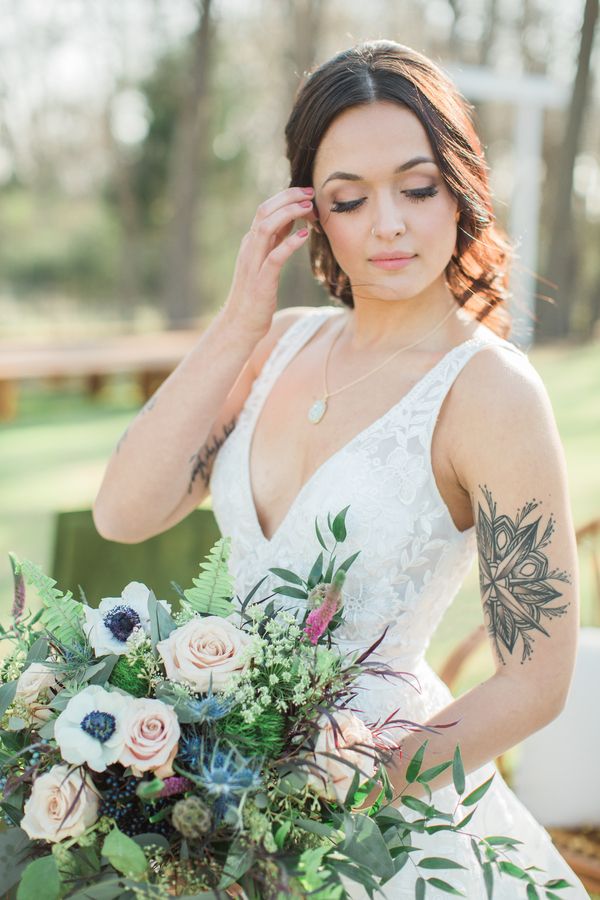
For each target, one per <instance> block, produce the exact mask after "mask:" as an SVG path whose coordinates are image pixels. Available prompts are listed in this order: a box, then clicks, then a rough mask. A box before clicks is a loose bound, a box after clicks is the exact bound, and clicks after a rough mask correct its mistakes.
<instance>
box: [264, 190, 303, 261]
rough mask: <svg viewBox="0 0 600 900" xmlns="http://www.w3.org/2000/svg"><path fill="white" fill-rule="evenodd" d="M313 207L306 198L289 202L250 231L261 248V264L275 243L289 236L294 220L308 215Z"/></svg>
mask: <svg viewBox="0 0 600 900" xmlns="http://www.w3.org/2000/svg"><path fill="white" fill-rule="evenodd" d="M311 209H312V202H311V201H310V200H308V199H307V198H305V199H304V200H301V201H300V202H299V203H298V202H295V203H290V204H287V205H286V206H284V207H282V208H281V209H279V210H277V211H276V212H273V213H271V215H270V216H267V218H265V219H263V220H262V221H261V222H260V223H259V224H258V225H257V226H254V227H253V228H252V229H250V233H251V235H252V236H253V237H254V240H255V242H256V246H257V248H258V250H259V257H261V258H260V259H259V260H258V265H259V266H260V265H262V263H263V262H264V260H265V258H266V256H267V253H269V252H270V251H271V250H272V249H273V247H274V245H276V244H279V243H281V241H282V240H283V239H284V238H286V237H287V235H288V234H289V232H290V229H291V228H292V226H293V223H294V221H295V220H296V219H303V218H305V217H307V216H308V214H309V211H310V210H311ZM260 251H262V253H261V252H260Z"/></svg>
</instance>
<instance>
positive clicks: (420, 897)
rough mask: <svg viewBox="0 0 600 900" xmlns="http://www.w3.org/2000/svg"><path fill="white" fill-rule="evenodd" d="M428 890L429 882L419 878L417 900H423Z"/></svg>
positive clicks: (416, 887)
mask: <svg viewBox="0 0 600 900" xmlns="http://www.w3.org/2000/svg"><path fill="white" fill-rule="evenodd" d="M426 888H427V882H426V881H425V879H424V878H420V877H419V878H417V880H416V882H415V900H423V898H424V896H425V890H426Z"/></svg>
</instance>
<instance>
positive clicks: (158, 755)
mask: <svg viewBox="0 0 600 900" xmlns="http://www.w3.org/2000/svg"><path fill="white" fill-rule="evenodd" d="M123 730H124V735H125V746H124V747H123V751H122V752H121V755H120V757H119V760H118V761H119V762H120V763H121V765H122V766H131V770H132V772H133V774H134V775H135V776H136V777H137V778H141V776H142V773H143V772H147V771H149V770H152V771H154V773H155V774H156V775H157V776H158V777H159V778H168V777H169V775H173V766H172V765H171V763H172V762H173V760H174V759H175V756H176V754H177V747H178V743H177V742H178V741H179V735H180V729H179V721H178V719H177V716H176V714H175V710H174V709H173V707H172V706H168V705H167V704H166V703H163V702H162V700H146V699H139V700H133V701H132V703H131V710H130V711H129V712H128V715H127V717H126V719H125V721H124V725H123Z"/></svg>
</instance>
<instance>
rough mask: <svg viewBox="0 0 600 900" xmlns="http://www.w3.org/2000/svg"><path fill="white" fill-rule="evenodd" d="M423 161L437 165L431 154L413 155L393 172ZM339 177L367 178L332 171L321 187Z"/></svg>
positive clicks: (361, 179)
mask: <svg viewBox="0 0 600 900" xmlns="http://www.w3.org/2000/svg"><path fill="white" fill-rule="evenodd" d="M421 163H433V164H434V166H435V165H436V162H435V160H434V159H431V157H429V156H415V157H413V159H409V160H408V162H405V163H402V165H401V166H398V167H397V168H396V169H394V171H393V173H392V174H394V175H399V174H400V173H401V172H406V170H407V169H412V168H413V167H414V166H418V165H420V164H421ZM338 179H339V180H340V181H364V180H365V179H364V178H362V177H361V176H360V175H353V174H352V173H351V172H332V173H331V175H328V176H327V178H326V179H325V181H324V182H323V184H322V185H321V188H324V187H325V185H326V184H327V182H328V181H334V180H338Z"/></svg>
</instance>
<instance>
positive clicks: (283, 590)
mask: <svg viewBox="0 0 600 900" xmlns="http://www.w3.org/2000/svg"><path fill="white" fill-rule="evenodd" d="M273 593H274V594H283V595H284V596H285V597H295V598H297V599H298V600H305V599H306V598H307V597H308V593H307V592H306V591H301V590H300V588H295V587H287V585H285V584H283V585H279V587H276V588H273Z"/></svg>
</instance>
